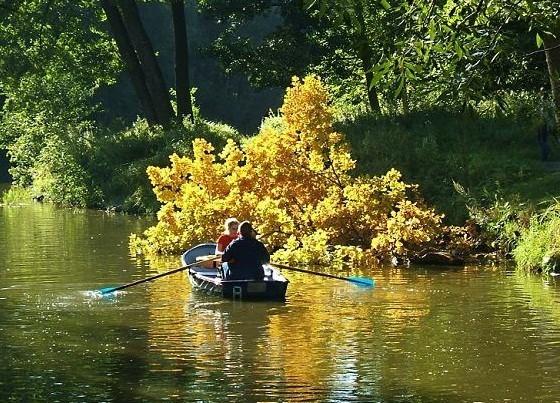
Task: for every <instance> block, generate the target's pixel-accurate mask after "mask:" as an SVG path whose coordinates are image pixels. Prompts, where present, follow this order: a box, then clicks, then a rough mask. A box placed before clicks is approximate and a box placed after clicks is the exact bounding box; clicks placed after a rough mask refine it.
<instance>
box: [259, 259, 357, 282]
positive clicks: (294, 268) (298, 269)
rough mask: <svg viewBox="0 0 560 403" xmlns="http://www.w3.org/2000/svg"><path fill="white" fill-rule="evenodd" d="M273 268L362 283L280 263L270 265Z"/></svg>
mask: <svg viewBox="0 0 560 403" xmlns="http://www.w3.org/2000/svg"><path fill="white" fill-rule="evenodd" d="M270 264H271V265H273V266H277V267H280V268H281V269H286V270H292V271H299V272H300V273H307V274H314V275H316V276H321V277H329V278H335V279H337V280H344V281H349V282H351V283H362V282H361V281H357V280H354V279H351V278H348V277H340V276H335V275H332V274H327V273H319V272H316V271H311V270H305V269H300V268H298V267H292V266H286V265H285V264H280V263H272V262H271V263H270Z"/></svg>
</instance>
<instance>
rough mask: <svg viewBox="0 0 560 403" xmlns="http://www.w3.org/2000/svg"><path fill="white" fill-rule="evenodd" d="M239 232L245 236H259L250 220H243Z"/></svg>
mask: <svg viewBox="0 0 560 403" xmlns="http://www.w3.org/2000/svg"><path fill="white" fill-rule="evenodd" d="M239 233H240V234H241V236H242V237H244V238H256V237H257V231H255V229H254V228H253V225H252V224H251V222H250V221H243V222H242V223H241V224H240V225H239Z"/></svg>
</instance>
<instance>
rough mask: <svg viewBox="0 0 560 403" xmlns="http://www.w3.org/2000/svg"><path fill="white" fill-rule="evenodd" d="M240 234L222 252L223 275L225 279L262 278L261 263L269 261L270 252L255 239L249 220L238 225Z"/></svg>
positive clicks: (255, 233) (254, 232)
mask: <svg viewBox="0 0 560 403" xmlns="http://www.w3.org/2000/svg"><path fill="white" fill-rule="evenodd" d="M239 233H240V234H241V236H240V237H239V238H237V239H235V240H234V241H232V242H231V243H230V244H229V245H228V247H227V248H226V250H225V251H224V254H223V255H222V262H225V263H226V264H224V266H225V267H224V277H225V279H226V280H262V279H263V278H264V269H263V266H262V265H263V263H268V262H269V261H270V254H269V253H268V251H267V250H266V247H265V246H264V245H263V243H262V242H260V241H258V240H257V238H256V237H257V232H256V231H255V230H254V229H253V226H252V225H251V223H250V222H249V221H243V222H242V223H241V225H239Z"/></svg>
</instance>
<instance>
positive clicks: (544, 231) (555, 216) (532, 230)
mask: <svg viewBox="0 0 560 403" xmlns="http://www.w3.org/2000/svg"><path fill="white" fill-rule="evenodd" d="M513 255H514V257H515V261H516V263H517V267H518V268H519V269H520V270H523V271H526V272H543V273H549V272H551V271H555V272H560V202H558V201H555V203H554V204H553V205H551V206H550V207H549V208H548V209H546V210H545V211H544V212H541V213H539V214H535V215H534V216H533V218H532V219H531V223H530V225H529V227H528V228H527V229H525V230H524V231H523V232H522V234H521V238H520V240H519V244H518V246H517V247H516V248H515V250H514V251H513Z"/></svg>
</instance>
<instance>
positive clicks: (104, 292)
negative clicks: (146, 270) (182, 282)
mask: <svg viewBox="0 0 560 403" xmlns="http://www.w3.org/2000/svg"><path fill="white" fill-rule="evenodd" d="M217 257H218V256H216V255H213V256H212V257H211V258H208V259H204V260H200V261H198V262H194V263H191V264H188V265H186V266H183V267H179V268H178V269H173V270H169V271H166V272H165V273H160V274H156V275H155V276H151V277H147V278H143V279H141V280H136V281H133V282H132V283H128V284H124V285H120V286H118V287H107V288H102V289H100V290H99V292H100V293H101V295H107V294H110V293H112V292H115V291H119V290H123V289H125V288H128V287H132V286H133V285H137V284H142V283H145V282H147V281H152V280H155V279H157V278H160V277H164V276H169V275H170V274H173V273H178V272H180V271H183V270H186V269H188V268H189V267H192V266H196V265H198V264H200V263H204V262H210V261H212V260H214V259H216V258H217Z"/></svg>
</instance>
